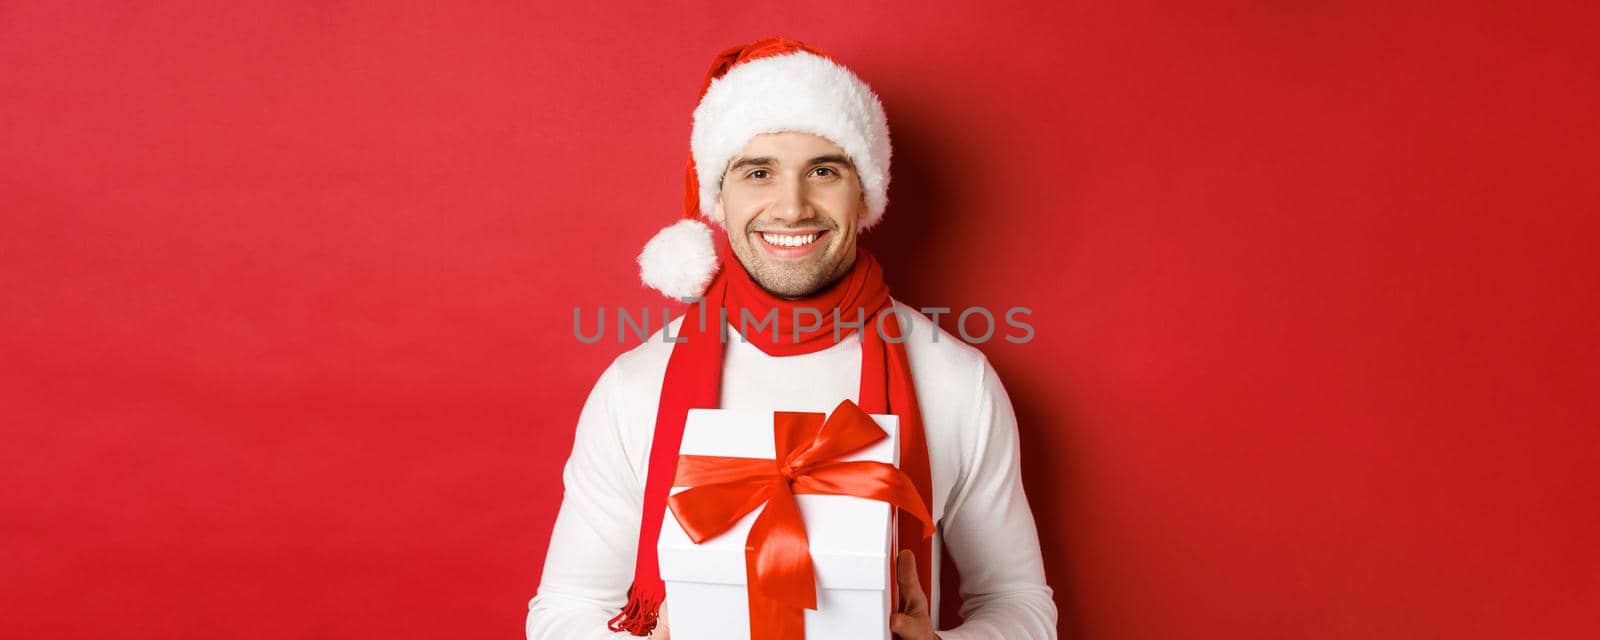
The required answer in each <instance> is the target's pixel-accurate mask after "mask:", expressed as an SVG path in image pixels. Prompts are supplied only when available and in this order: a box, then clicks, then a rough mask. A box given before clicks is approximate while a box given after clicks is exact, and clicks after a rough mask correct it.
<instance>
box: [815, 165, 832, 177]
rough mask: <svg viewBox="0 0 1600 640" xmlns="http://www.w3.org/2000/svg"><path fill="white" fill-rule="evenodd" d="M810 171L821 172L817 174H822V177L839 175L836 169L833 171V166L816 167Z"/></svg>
mask: <svg viewBox="0 0 1600 640" xmlns="http://www.w3.org/2000/svg"><path fill="white" fill-rule="evenodd" d="M812 172H813V173H816V172H821V173H818V175H820V176H823V177H828V176H836V175H839V172H838V171H834V170H833V167H817V168H816V169H813V170H812Z"/></svg>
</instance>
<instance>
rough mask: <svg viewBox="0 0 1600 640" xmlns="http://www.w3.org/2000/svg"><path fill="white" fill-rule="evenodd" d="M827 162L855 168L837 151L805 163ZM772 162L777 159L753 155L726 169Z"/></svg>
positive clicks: (767, 165)
mask: <svg viewBox="0 0 1600 640" xmlns="http://www.w3.org/2000/svg"><path fill="white" fill-rule="evenodd" d="M829 162H832V163H835V164H842V165H844V166H847V167H850V168H851V169H854V168H855V164H854V163H852V162H850V159H849V158H847V157H845V156H842V155H839V154H837V153H833V154H828V155H825V156H817V157H815V158H812V159H811V160H810V161H809V162H807V163H806V164H807V165H819V164H826V163H829ZM774 164H777V161H776V160H774V159H772V158H771V157H768V156H757V157H754V158H740V159H739V161H738V162H735V163H733V165H732V166H730V167H728V171H729V172H733V171H738V170H739V169H740V168H742V167H769V166H772V165H774Z"/></svg>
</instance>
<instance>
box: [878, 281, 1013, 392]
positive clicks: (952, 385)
mask: <svg viewBox="0 0 1600 640" xmlns="http://www.w3.org/2000/svg"><path fill="white" fill-rule="evenodd" d="M894 305H895V313H896V316H897V317H898V318H899V319H900V321H901V322H902V323H903V325H905V326H904V327H903V328H902V330H901V331H902V333H903V334H904V335H905V343H904V344H905V347H906V357H907V358H908V359H909V360H910V361H911V372H912V377H913V379H914V380H915V385H916V388H917V398H918V400H919V404H921V405H923V407H924V413H928V414H930V416H933V415H943V416H949V417H956V416H968V415H971V414H972V413H973V412H974V411H975V410H976V409H977V403H979V402H980V401H981V399H982V398H981V396H982V395H983V394H984V393H985V392H986V390H987V389H988V388H989V387H990V386H991V385H992V384H993V383H994V382H997V381H990V380H988V378H990V377H992V376H993V375H994V374H993V373H992V371H993V368H992V367H991V366H990V364H989V358H988V356H986V355H984V353H983V351H982V350H980V349H978V348H977V347H975V346H973V345H971V344H969V343H967V342H966V341H965V340H962V339H961V338H960V337H958V336H956V335H954V334H952V333H950V332H948V331H945V330H944V329H942V328H940V327H939V325H938V323H935V322H934V321H933V319H932V318H930V317H928V315H926V314H924V313H923V312H922V310H920V309H918V308H916V307H912V306H910V305H907V304H905V303H903V302H900V301H899V300H895V301H894ZM907 329H909V330H907Z"/></svg>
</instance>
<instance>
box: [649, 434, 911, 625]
mask: <svg viewBox="0 0 1600 640" xmlns="http://www.w3.org/2000/svg"><path fill="white" fill-rule="evenodd" d="M872 419H873V420H874V421H875V422H877V424H878V426H879V427H882V428H883V430H884V431H885V432H886V433H888V437H887V438H884V439H882V440H879V441H878V442H875V443H873V444H872V445H871V446H868V447H865V448H862V449H860V450H857V451H855V452H853V453H851V454H848V455H845V456H841V457H839V458H837V459H838V460H872V461H877V462H886V463H889V464H892V465H895V466H897V467H898V466H899V463H900V461H899V452H900V448H899V446H898V444H897V443H898V442H899V439H898V436H899V430H898V427H899V419H898V418H897V417H896V416H893V415H872ZM774 449H775V445H774V444H773V415H772V412H771V411H754V410H730V409H690V410H689V415H688V420H687V421H686V422H685V423H684V430H683V444H682V446H680V447H679V450H678V452H679V454H680V455H705V456H733V457H742V458H763V459H769V460H770V459H772V458H773V456H774ZM685 489H687V487H673V489H672V493H678V492H680V491H683V490H685ZM795 500H796V502H798V503H799V506H800V515H801V517H802V518H803V519H804V520H805V529H806V537H807V539H808V540H809V541H810V543H811V562H812V566H813V567H814V570H815V573H816V577H817V609H816V610H814V611H813V610H810V609H807V610H805V612H804V618H805V625H806V638H808V639H812V638H816V639H824V638H825V639H828V640H889V639H890V633H889V615H890V612H891V611H892V607H893V603H891V602H890V601H889V597H890V593H891V586H892V585H893V581H894V574H893V567H892V566H891V564H890V560H891V559H892V558H893V553H894V551H893V548H894V524H895V522H894V520H895V518H896V516H895V514H894V509H892V508H891V507H890V506H889V504H888V503H885V502H880V501H877V500H869V499H866V498H858V497H855V496H836V495H797V496H795ZM764 508H765V505H763V506H762V507H758V508H756V509H755V510H754V511H752V512H750V513H749V514H746V515H745V517H744V518H743V519H742V520H740V521H739V522H738V523H736V524H734V525H733V527H732V528H730V529H729V530H727V531H725V532H723V533H722V534H721V535H718V536H716V537H714V538H711V539H709V540H706V541H705V542H703V543H701V544H695V543H694V542H692V541H691V540H690V539H689V536H688V534H687V533H684V531H683V527H682V526H681V525H680V524H679V523H678V519H677V517H675V516H674V515H673V514H672V510H671V509H664V510H663V511H664V512H665V513H664V516H665V520H664V521H663V522H662V525H661V537H660V538H659V540H658V543H657V552H658V555H659V558H660V570H661V579H662V580H663V581H664V582H665V583H666V587H667V600H666V602H667V623H668V627H669V628H670V629H671V631H672V637H673V640H748V639H749V638H750V613H749V611H750V609H749V602H748V600H747V598H748V593H747V591H746V585H745V553H744V544H745V538H746V537H747V536H748V534H749V532H750V525H751V524H753V523H754V522H755V519H756V517H757V516H759V515H760V514H761V511H762V509H764Z"/></svg>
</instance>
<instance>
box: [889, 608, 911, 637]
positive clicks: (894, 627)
mask: <svg viewBox="0 0 1600 640" xmlns="http://www.w3.org/2000/svg"><path fill="white" fill-rule="evenodd" d="M889 631H892V632H894V634H895V635H896V636H900V637H904V636H907V635H910V634H911V616H908V615H906V614H904V613H896V614H894V615H892V616H889Z"/></svg>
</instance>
